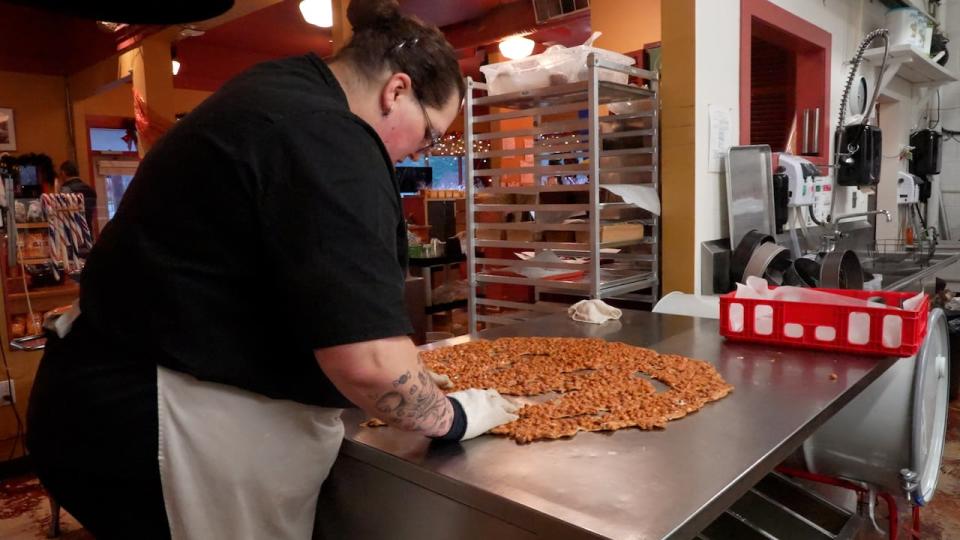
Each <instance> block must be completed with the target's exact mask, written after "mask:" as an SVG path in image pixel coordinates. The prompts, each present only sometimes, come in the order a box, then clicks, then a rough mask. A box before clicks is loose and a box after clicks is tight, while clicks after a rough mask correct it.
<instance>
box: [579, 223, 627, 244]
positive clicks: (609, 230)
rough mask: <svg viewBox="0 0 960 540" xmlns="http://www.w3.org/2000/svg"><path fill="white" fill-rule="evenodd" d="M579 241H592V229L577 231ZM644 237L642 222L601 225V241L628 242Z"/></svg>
mask: <svg viewBox="0 0 960 540" xmlns="http://www.w3.org/2000/svg"><path fill="white" fill-rule="evenodd" d="M576 237H577V242H581V243H587V242H589V241H590V231H577V234H576ZM641 239H643V225H642V224H640V223H613V224H610V225H601V226H600V242H601V243H606V242H627V241H630V240H641Z"/></svg>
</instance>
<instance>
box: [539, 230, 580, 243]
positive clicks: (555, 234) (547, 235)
mask: <svg viewBox="0 0 960 540" xmlns="http://www.w3.org/2000/svg"><path fill="white" fill-rule="evenodd" d="M543 241H544V242H576V241H577V235H576V231H543Z"/></svg>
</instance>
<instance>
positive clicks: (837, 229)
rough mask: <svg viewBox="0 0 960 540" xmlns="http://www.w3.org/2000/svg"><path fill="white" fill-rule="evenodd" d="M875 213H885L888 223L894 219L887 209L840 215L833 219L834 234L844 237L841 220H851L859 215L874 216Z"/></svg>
mask: <svg viewBox="0 0 960 540" xmlns="http://www.w3.org/2000/svg"><path fill="white" fill-rule="evenodd" d="M875 214H883V215H884V216H885V217H886V218H887V223H890V222H891V221H893V216H891V215H890V212H889V211H887V210H871V211H869V212H857V213H856V214H847V215H845V216H840V217H838V218H836V219H834V220H833V234H834V235H836V237H837V238H838V239H839V238H842V236H843V233H841V232H840V222H841V221H844V220H849V219H853V218H858V217H865V216H872V215H875Z"/></svg>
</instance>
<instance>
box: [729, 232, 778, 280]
mask: <svg viewBox="0 0 960 540" xmlns="http://www.w3.org/2000/svg"><path fill="white" fill-rule="evenodd" d="M764 242H771V243H773V242H775V240H774V238H773V237H772V236H770V235H769V234H766V233H762V232H760V231H758V230H756V229H752V230H751V231H750V232H748V233H747V234H745V235H743V238H742V239H741V240H740V243H739V244H737V248H736V249H735V250H733V255H732V256H731V257H730V281H731V282H733V283H743V280H744V279H745V278H746V276H745V275H744V273H743V272H744V270H746V269H747V263H749V262H750V258H751V257H752V256H753V252H754V251H756V249H757V248H758V247H760V245H761V244H763V243H764Z"/></svg>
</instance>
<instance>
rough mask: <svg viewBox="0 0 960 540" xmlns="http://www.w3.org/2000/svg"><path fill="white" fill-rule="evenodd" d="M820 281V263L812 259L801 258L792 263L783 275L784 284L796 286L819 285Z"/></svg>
mask: <svg viewBox="0 0 960 540" xmlns="http://www.w3.org/2000/svg"><path fill="white" fill-rule="evenodd" d="M819 283H820V264H819V263H818V262H817V261H814V260H811V259H804V258H800V259H797V260H795V261H793V263H792V264H791V265H790V268H788V269H787V271H786V272H785V273H784V275H783V284H784V285H793V286H794V287H817V286H818V285H819Z"/></svg>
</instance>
